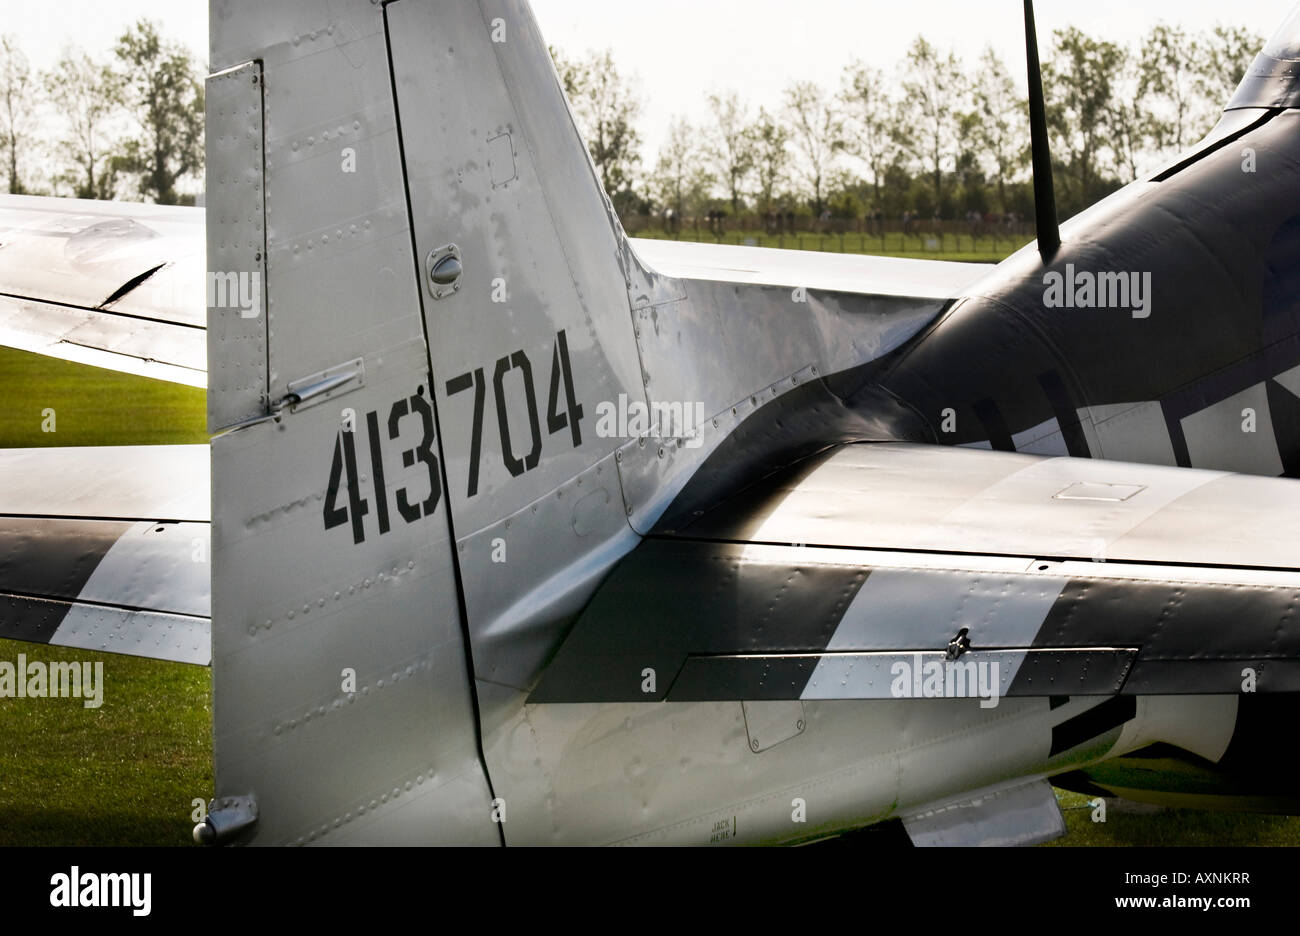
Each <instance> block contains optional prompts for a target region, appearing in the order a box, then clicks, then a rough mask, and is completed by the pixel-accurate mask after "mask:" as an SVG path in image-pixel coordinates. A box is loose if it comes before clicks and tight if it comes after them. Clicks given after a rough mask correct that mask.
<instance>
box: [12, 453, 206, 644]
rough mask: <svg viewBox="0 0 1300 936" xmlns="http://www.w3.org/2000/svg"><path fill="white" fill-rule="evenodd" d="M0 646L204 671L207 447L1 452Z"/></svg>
mask: <svg viewBox="0 0 1300 936" xmlns="http://www.w3.org/2000/svg"><path fill="white" fill-rule="evenodd" d="M0 477H3V478H4V479H5V481H6V484H5V486H4V489H3V490H2V491H0V637H6V638H10V639H14V640H26V641H31V642H34V643H49V644H54V645H57V646H64V647H77V648H81V649H87V650H102V651H106V652H110V653H122V654H127V655H130V656H143V657H151V658H154V659H161V660H171V661H174V662H180V663H196V664H200V665H205V666H206V665H207V664H208V663H209V662H210V661H211V656H212V648H211V637H210V626H209V619H210V616H211V610H210V590H211V589H210V571H209V559H208V551H209V524H208V449H207V446H203V445H196V446H139V447H132V448H51V449H11V450H4V451H0Z"/></svg>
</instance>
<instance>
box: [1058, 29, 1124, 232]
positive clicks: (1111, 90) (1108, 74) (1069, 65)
mask: <svg viewBox="0 0 1300 936" xmlns="http://www.w3.org/2000/svg"><path fill="white" fill-rule="evenodd" d="M1054 37H1055V43H1054V48H1053V50H1052V57H1051V59H1050V60H1049V61H1048V63H1047V64H1046V66H1045V67H1044V68H1043V84H1044V92H1045V94H1046V95H1047V98H1048V101H1047V104H1048V107H1047V120H1048V125H1049V128H1050V129H1051V130H1052V131H1053V132H1054V139H1053V140H1052V157H1053V159H1054V160H1055V161H1057V162H1059V163H1061V164H1062V165H1063V166H1064V168H1065V170H1066V171H1065V172H1064V173H1061V174H1058V178H1059V179H1060V180H1061V181H1062V182H1063V183H1065V184H1064V185H1063V186H1062V188H1063V189H1064V191H1063V192H1061V193H1059V194H1060V196H1063V197H1059V202H1060V204H1061V208H1062V215H1063V216H1065V217H1068V216H1069V215H1070V214H1074V213H1076V212H1078V211H1079V210H1080V209H1082V208H1085V207H1087V206H1088V205H1089V204H1091V203H1092V202H1093V201H1096V200H1097V198H1098V197H1100V196H1101V195H1103V194H1105V193H1106V191H1107V190H1109V189H1110V188H1111V187H1112V186H1111V185H1109V183H1107V182H1106V181H1105V180H1103V179H1102V178H1101V175H1100V171H1099V167H1100V159H1101V154H1102V152H1103V150H1104V148H1105V145H1106V139H1107V138H1106V134H1107V131H1108V128H1107V123H1106V120H1107V116H1108V115H1109V113H1110V106H1111V102H1112V101H1113V99H1114V94H1115V81H1116V77H1117V74H1118V72H1119V70H1120V68H1121V67H1122V65H1123V61H1124V53H1123V50H1122V49H1121V48H1120V47H1119V46H1118V45H1116V44H1115V43H1113V42H1106V41H1104V40H1098V39H1093V38H1091V37H1090V36H1087V35H1085V34H1084V33H1083V32H1081V31H1080V30H1078V29H1076V28H1075V27H1073V26H1071V27H1069V28H1067V29H1058V30H1057V31H1056V32H1055V34H1054Z"/></svg>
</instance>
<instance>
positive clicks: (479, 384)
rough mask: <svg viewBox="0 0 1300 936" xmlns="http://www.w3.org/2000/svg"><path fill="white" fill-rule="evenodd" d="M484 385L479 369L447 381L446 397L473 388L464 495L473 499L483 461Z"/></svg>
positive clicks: (481, 369)
mask: <svg viewBox="0 0 1300 936" xmlns="http://www.w3.org/2000/svg"><path fill="white" fill-rule="evenodd" d="M485 384H486V382H485V381H484V379H483V368H481V367H480V368H478V369H477V370H475V371H474V373H472V374H461V375H460V376H459V377H454V378H452V379H451V380H449V381H447V396H449V397H453V396H455V395H456V394H458V393H463V392H464V391H466V390H468V389H469V388H470V387H473V388H474V429H473V431H472V433H471V437H470V443H469V491H468V493H467V494H466V495H465V496H466V497H473V496H474V495H475V494H477V493H478V470H479V463H480V462H481V461H482V459H483V397H484V394H485V391H486V386H485Z"/></svg>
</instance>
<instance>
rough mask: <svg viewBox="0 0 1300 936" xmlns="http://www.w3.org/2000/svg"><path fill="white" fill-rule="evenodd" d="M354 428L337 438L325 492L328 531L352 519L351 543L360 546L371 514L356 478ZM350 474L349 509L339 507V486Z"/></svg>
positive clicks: (342, 432) (343, 432)
mask: <svg viewBox="0 0 1300 936" xmlns="http://www.w3.org/2000/svg"><path fill="white" fill-rule="evenodd" d="M352 435H353V433H352V430H351V429H342V430H340V431H339V434H338V436H337V437H336V438H335V439H334V460H333V461H332V462H331V463H330V480H329V485H328V488H327V490H326V492H325V529H327V530H332V529H334V528H335V527H338V526H342V525H343V524H345V523H347V522H348V518H349V516H350V517H351V518H352V542H353V543H354V544H356V543H361V542H362V541H364V540H365V538H366V529H365V526H364V524H363V519H364V517H365V516H366V514H368V513H370V504H369V503H368V502H367V501H366V500H365V499H364V498H363V497H362V496H361V485H360V481H359V479H358V478H357V447H356V443H355V442H354V441H353V439H352ZM345 472H346V473H347V476H348V478H347V480H348V506H347V507H340V506H338V498H339V485H340V484H342V482H343V475H344V473H345Z"/></svg>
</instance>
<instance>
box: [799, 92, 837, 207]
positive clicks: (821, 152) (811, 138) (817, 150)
mask: <svg viewBox="0 0 1300 936" xmlns="http://www.w3.org/2000/svg"><path fill="white" fill-rule="evenodd" d="M785 109H786V115H787V118H788V119H789V121H790V127H791V134H790V138H791V140H792V142H793V144H794V148H795V150H796V152H797V153H798V155H799V159H797V160H795V162H794V168H795V174H796V175H797V176H799V177H800V178H801V181H802V182H803V183H804V186H805V188H806V189H807V191H808V192H809V194H811V195H812V200H811V201H812V209H813V213H814V214H816V215H821V213H822V212H823V211H824V210H825V208H826V182H827V179H828V178H829V176H830V173H831V170H832V168H833V164H834V162H835V155H836V153H837V152H838V151H839V147H840V141H841V140H843V138H844V133H843V131H842V129H841V125H840V117H839V115H838V114H837V113H836V112H835V108H834V107H833V106H832V104H831V103H830V102H829V101H827V100H826V96H825V95H824V94H823V93H822V90H821V88H819V87H817V85H815V84H813V83H812V82H810V81H800V82H796V83H795V84H793V85H791V86H790V87H789V88H787V89H786V92H785Z"/></svg>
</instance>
